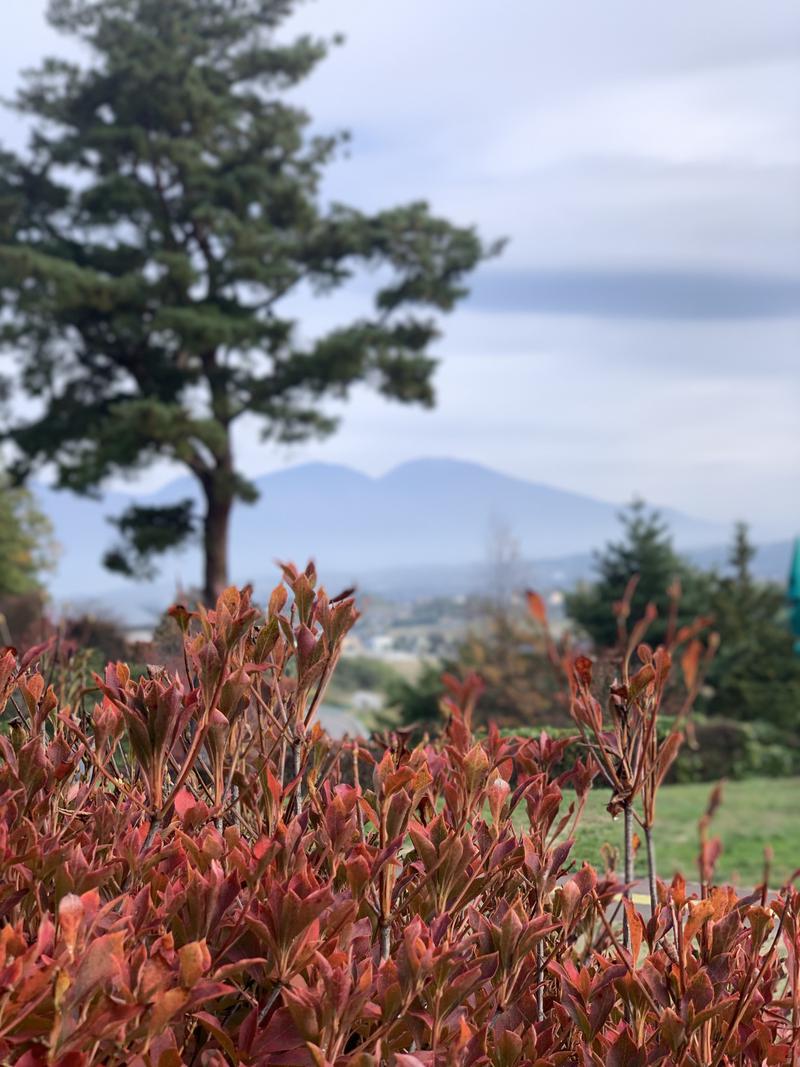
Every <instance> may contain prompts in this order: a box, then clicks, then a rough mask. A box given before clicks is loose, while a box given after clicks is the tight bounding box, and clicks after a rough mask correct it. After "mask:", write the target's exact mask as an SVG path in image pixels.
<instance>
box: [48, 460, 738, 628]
mask: <svg viewBox="0 0 800 1067" xmlns="http://www.w3.org/2000/svg"><path fill="white" fill-rule="evenodd" d="M256 484H257V486H258V489H259V492H260V498H259V500H258V502H257V503H256V504H254V505H244V504H242V505H240V506H238V507H237V509H236V511H235V514H234V520H233V529H232V541H231V543H232V552H231V560H232V568H231V569H232V579H233V580H234V581H238V582H243V581H254V582H256V584H257V585H258V586H259V588H260V587H261V586H264V587H266V585H267V584H268V583H271V582H272V581H273V580H274V576H275V568H274V561H275V560H276V559H292V560H295V561H298V562H305V560H306V559H307V558H310V557H313V558H314V559H315V560H316V562H317V565H318V567H319V570H320V572H321V573H322V574H323V575H324V576H325V577H326V580H328V576H329V575H333V576H337V577H340V578H341V579H342V580H344V581H348V580H350V579H353V580H356V581H359V582H360V583H361V584H364V582H366V581H367V579H368V578H369V576H370V575H373V576H378V575H379V574H381V573H382V574H384V576H386V575H387V574H394V575H396V576H399V575H402V574H403V573H405V574H406V576H407V578H408V580H409V581H410V582H412V584H418V583H417V581H416V579H412V577H411V576H412V573H417V574H419V573H423V574H426V573H427V574H428V578H429V579H430V577H431V572H434V571H442V570H449V571H450V572H451V573H452V572H453V571H454V570H455V572H458V570H459V568H460V569H461V570H462V572H463V574H464V576H466V575H467V574H469V573H470V572H473V571H475V570H476V569H478V570H480V569H482V570H483V572H484V573H485V571H486V566H487V563H486V561H487V560H488V558H489V553H490V548H489V545H490V540H491V535H492V530H493V528H497V527H498V526H502V527H504V528H506V529H507V530H509V531H510V532H511V534H513V536H514V538H515V539H516V540H517V542H518V544H519V548H520V552H521V554H522V555H523V556H524V557H525V558H526V559H530V560H548V559H550V560H557V559H563V558H564V557H579V558H580V557H583V558H584V560H585V559H586V557H587V554H588V553H590V552H591V550H592V549H595V548H598V547H600V546H601V545H603V544H604V543H605V542H606V541H607V540H608V539H609V538H612V537H616V536H618V534H619V522H618V518H617V516H618V513H619V510H620V506H619V505H618V504H612V503H609V502H607V501H603V500H596V499H593V498H591V497H588V496H583V495H581V494H579V493H572V492H568V491H566V490H562V489H555V488H552V487H550V486H546V485H540V484H537V483H534V482H528V481H525V480H523V479H520V478H513V477H510V476H509V475H506V474H501V473H499V472H498V471H494V470H490V469H489V468H487V467H483V466H480V465H479V464H475V463H467V462H463V461H458V460H450V459H420V460H415V461H413V462H410V463H404V464H402V465H401V466H399V467H396V468H395V469H394V470H392V471H390V472H389V473H388V474H386V475H384V476H383V477H380V478H371V477H368V476H367V475H364V474H361V473H359V472H358V471H355V470H352V469H350V468H348V467H343V466H337V465H334V464H325V463H308V464H302V465H300V466H296V467H291V468H289V469H286V470H281V471H277V472H274V473H271V474H266V475H263V476H262V477H260V478H258V479H257V480H256ZM37 495H38V498H39V501H40V503H41V505H42V507H43V509H44V510H45V512H46V513H47V514H49V515H50V517H51V519H52V521H53V523H54V526H55V530H56V537H57V539H58V541H59V542H60V543H61V545H62V548H63V553H62V557H61V560H60V565H59V568H58V572H57V574H56V575H55V577H54V579H53V581H52V582H51V587H52V589H53V593H54V595H55V596H56V598H58V599H60V600H69V601H73V602H75V601H78V600H85V599H87V598H92V597H95V598H100V599H102V600H103V601H104V602H107V601H108V600H109V599H113V598H115V597H117V598H119V600H118V603H119V607H120V610H121V611H123V610H124V612H125V614H126V616H127V615H128V613H129V612H130V611H133V612H134V613H136V614H149V613H150V612H151V611H152V610H156V608H157V607H160V606H161V605H163V603H164V602H165V601H167V600H169V599H170V598H171V597H172V595H173V594H174V590H175V588H176V585H179V584H181V585H183V586H186V585H191V584H193V583H195V582H196V581H197V578H198V576H199V573H200V553H199V549H198V548H197V547H194V548H191V549H189V550H187V551H184V552H182V553H180V554H176V553H172V554H170V555H169V556H168V557H165V560H164V562H163V564H162V566H161V568H160V578H159V580H158V581H157V582H156V583H152V584H150V585H148V584H146V583H138V584H134V583H127V582H122V581H121V580H120V579H117V578H115V577H114V576H112V575H110V574H108V572H106V571H105V570H104V569H103V567H102V564H101V562H100V561H101V557H102V554H103V551H104V550H105V549H106V548H107V547H108V546H109V544H111V543H112V542H113V539H114V530H113V528H112V527H111V526H110V525H109V524H108V522H107V517H108V516H110V515H114V514H118V513H119V512H120V511H121V510H123V509H124V508H125V507H126V506H127V505H129V504H130V503H131V502H132V500H133V499H136V501H137V502H138V503H141V504H144V505H158V504H164V503H168V502H174V501H176V500H179V499H181V498H184V497H191V498H192V499H197V498H198V494H197V489H196V488H195V485H194V482H193V481H192V480H191V479H180V480H178V481H176V482H173V483H171V484H170V485H168V486H166V487H165V488H163V489H161V490H159V491H158V492H157V493H154V494H152V495H150V496H147V497H142V496H138V497H136V498H133V497H131V496H129V495H127V494H124V493H119V492H115V493H109V494H107V495H106V496H105V497H104V499H103V500H102V501H96V500H87V499H82V498H78V497H75V496H72V495H70V494H67V493H59V492H55V491H53V490H52V489H48V488H45V487H39V488H38V489H37ZM662 513H663V515H664V518H665V519H666V520H667V521H668V523H669V524H670V527H671V528H672V531H673V534H674V537H675V541H676V544H677V545H678V547H679V548H681V549H684V550H688V549H701V548H709V547H711V546H719V545H721V544H724V543H725V542H726V541H727V540H728V538H729V533H730V531H729V530H728V529H727V528H725V527H724V526H721V525H718V524H715V523H709V522H704V521H702V520H699V519H695V518H692V517H691V516H688V515H684V514H682V513H680V512H676V511H672V510H670V509H666V508H665V509H662ZM574 569H575V568H574V566H569V567H568V568H567V570H568V571H569V572H570V573H571V572H572V571H574ZM554 570H555V571H557V570H558V567H555V569H554ZM580 570H581V571H583V570H585V565H584V563H583V562H582V563H581V564H580ZM397 581H400V582H402V578H399V577H398V578H396V580H395V581H394V582H390V583H389V584H396V582H397ZM328 584H333V583H332V582H331V581H328Z"/></svg>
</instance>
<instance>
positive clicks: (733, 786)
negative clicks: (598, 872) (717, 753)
mask: <svg viewBox="0 0 800 1067" xmlns="http://www.w3.org/2000/svg"><path fill="white" fill-rule="evenodd" d="M711 789H712V786H711V785H709V784H708V783H703V784H699V785H669V786H663V787H662V789H661V791H660V793H659V796H658V806H657V809H656V815H657V818H656V836H655V841H656V850H657V866H658V874H659V877H661V878H664V879H665V880H668V879H669V878H671V877H672V875H673V874H674V873H675V872H676V871H678V870H680V871H682V872H683V874H684V875H685V876H686V878H687V880H689V881H696V879H697V841H698V836H697V821H698V819H699V818H700V816H701V815H702V814H703V812H704V811H705V808H706V804H707V801H708V797H709V794H710V792H711ZM608 798H609V794H608V792H607V791H605V790H603V789H595V790H593V791H592V793H591V795H590V800H589V803H588V804H587V808H586V812H585V814H584V818H583V822H582V824H581V827H580V829H579V831H578V837H577V841H576V846H575V850H574V852H573V856H574V857H575V859H576V860H579V861H580V860H586V861H587V862H589V863H591V864H592V865H593V866H597V865H601V858H600V848H601V846H602V845H603V843H604V842H609V843H610V844H612V845H614V846H616V847H617V848H619V850H620V852H621V851H622V819H621V818H620V819H618V820H617V821H616V822H613V821H612V819H611V816H610V815H609V814H608V812H607V811H606V810H605V806H606V804H607V803H608ZM711 835H712V836H714V837H719V838H721V840H722V856H721V857H720V861H719V864H718V865H717V878H718V879H719V880H725V881H731V882H733V883H734V884H737V885H739V886H742V887H743V888H748V887H750V886H753V885H755V884H757V883H758V882H760V881H761V880H762V877H763V862H764V860H763V857H764V846H765V845H771V846H772V848H773V850H774V853H775V857H774V860H773V865H772V875H771V877H770V883H771V884H772V885H774V886H777V885H780V883H781V882H782V881H783V880H784V879H785V878H787V877H788V876H789V875H790V874H791V873H792V872H793V871H794V870H795V869H797V868H798V867H800V778H774V779H768V778H751V779H748V780H746V781H741V782H727V783H726V784H725V786H724V790H723V802H722V806H721V807H720V808H719V810H718V811H717V814H716V815H715V817H714V821H713V823H712V826H711ZM619 866H621V861H620V864H619ZM636 874H637V876H640V877H644V876H645V874H646V859H645V854H644V844H642V848H641V850H640V852H639V853H638V855H637V865H636Z"/></svg>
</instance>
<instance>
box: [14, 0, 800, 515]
mask: <svg viewBox="0 0 800 1067" xmlns="http://www.w3.org/2000/svg"><path fill="white" fill-rule="evenodd" d="M44 6H45V4H44V0H26V3H25V4H14V5H13V8H12V11H13V13H12V11H9V12H8V13H7V14H6V18H5V25H4V33H3V39H2V43H0V90H2V92H3V93H4V94H5V95H9V94H10V93H11V91H12V89H13V86H14V84H15V81H16V72H17V71H18V70H19V68H20V67H21V66H25V65H30V64H32V63H36V62H37V61H38V60H39V59H40V58H41V56H42V55H43V54H45V52H47V51H52V50H53V49H54V48H57V49H58V50H60V51H63V50H64V49H65V42H63V41H61V40H59V39H58V38H57V37H55V35H53V34H52V33H51V32H50V31H48V30H47V28H46V27H45V25H44V19H43V11H44ZM295 22H296V24H297V26H298V28H303V29H310V30H312V31H315V32H319V33H325V34H327V33H332V32H335V31H342V32H343V33H344V34H345V36H346V39H347V40H346V43H345V45H344V46H343V47H341V48H339V49H337V50H335V52H334V54H333V55H332V57H331V58H330V59H329V60H328V61H327V62H326V63H325V64H324V65H323V67H321V68H320V69H319V71H318V72H317V74H316V75H315V76H314V77H313V79H312V80H311V81H310V82H309V83H308V84H306V85H305V86H303V88H302V89H301V90H300V91H299V95H300V96H301V98H302V99H303V100H304V102H306V103H307V104H308V107H309V109H310V110H311V111H312V113H313V115H314V117H315V120H316V123H317V126H318V127H319V128H320V129H329V128H331V127H347V128H349V129H350V130H351V131H352V133H353V141H352V149H351V153H350V158H348V159H343V160H342V161H340V162H339V163H338V164H337V165H336V166H335V167H334V168H333V170H332V171H331V173H330V175H329V178H328V181H327V184H326V189H325V193H326V195H327V196H329V197H331V198H335V199H342V200H347V201H349V202H352V203H355V204H358V205H360V206H363V207H365V208H377V207H382V206H388V205H391V204H392V203H394V202H397V201H403V200H408V199H415V198H419V197H420V196H424V197H426V198H427V199H429V200H430V201H431V203H432V204H433V205H434V207H435V208H436V209H438V210H441V211H443V212H446V213H448V214H449V215H451V216H452V217H453V218H455V219H456V220H458V221H462V222H474V223H476V224H477V225H478V226H479V227H480V229H481V231H482V232H483V233H484V234H485V235H486V236H487V237H495V236H508V237H509V238H510V244H509V246H508V248H507V250H506V252H505V254H504V255H503V257H502V258H500V259H499V260H497V261H496V262H493V263H491V264H489V265H487V266H485V267H484V268H483V269H482V271H481V273H480V275H479V276H478V277H477V278H476V279H475V284H474V286H473V290H474V291H473V296H472V298H471V300H470V302H469V303H468V304H467V305H466V306H465V307H464V308H463V309H461V310H460V311H458V312H457V313H456V314H455V315H454V316H452V317H450V318H449V319H447V320H446V322H445V336H444V339H443V340H442V342H441V343H440V345H439V346H438V355H439V356H440V358H441V360H442V365H441V368H440V372H439V377H438V386H439V395H440V404H439V407H438V408H437V410H436V411H434V412H432V413H426V412H419V411H414V410H410V409H405V408H400V407H396V406H391V405H388V404H386V403H385V402H383V401H380V400H378V399H377V398H375V397H373V396H370V395H368V394H367V393H366V392H362V391H359V392H357V394H355V396H354V398H353V402H352V403H351V404H350V405H349V406H348V408H347V409H346V417H345V420H344V423H343V428H342V430H341V432H340V433H339V434H338V435H337V436H336V437H335V438H334V439H332V440H331V441H329V442H326V443H325V444H324V445H320V444H310V445H307V446H304V447H302V448H299V449H295V450H293V451H292V452H291V453H286V452H284V453H280V454H276V453H275V452H274V451H270V450H269V449H268V448H266V447H265V446H263V445H261V444H260V443H259V440H258V435H257V432H256V431H255V428H254V427H253V426H249V425H245V426H243V427H242V430H241V433H240V435H239V441H238V447H239V452H240V457H241V460H242V462H243V464H244V465H245V466H246V468H247V469H248V470H249V471H250V472H251V473H253V474H256V473H259V472H261V471H264V470H267V469H271V468H274V467H276V466H281V465H284V464H287V463H290V462H299V461H302V460H305V459H319V458H325V459H328V460H330V461H333V462H344V463H348V464H351V465H352V466H355V467H358V468H360V469H362V470H366V471H368V472H371V473H380V472H381V471H383V470H385V469H387V468H389V467H391V466H392V465H394V464H396V463H398V462H402V461H403V460H406V459H410V458H414V457H417V456H421V455H448V456H458V457H464V458H469V459H475V460H478V461H481V462H484V463H486V464H489V465H491V466H494V467H497V468H499V469H502V470H505V471H508V472H510V473H514V474H517V475H521V476H523V477H527V478H530V479H532V480H537V481H542V482H548V483H550V484H553V485H558V486H563V487H565V488H570V489H575V490H579V491H583V492H586V493H590V494H592V495H594V496H602V497H606V498H608V499H616V500H625V499H628V498H629V497H630V496H631V495H632V494H633V493H634V492H639V493H641V494H643V495H645V496H646V497H647V498H649V499H651V500H654V501H658V502H660V503H662V504H668V505H671V506H674V507H679V508H682V509H684V510H686V511H690V512H693V513H695V514H697V515H699V516H702V517H707V518H710V519H718V520H724V521H732V520H734V519H736V518H738V517H745V518H749V519H750V520H752V521H753V523H754V524H755V526H756V528H757V530H758V532H759V533H760V534H761V535H762V536H784V535H788V534H790V533H793V532H795V527H797V526H800V509H799V508H798V505H797V500H798V495H799V493H798V490H800V435H799V434H798V414H800V374H799V373H798V364H800V5H798V4H797V2H796V0H770V2H769V3H766V4H764V3H758V2H756V0H703V2H702V3H699V4H698V3H697V2H696V0H674V2H673V3H670V4H661V5H653V4H642V3H641V2H640V0H606V2H604V3H602V4H595V3H587V0H559V2H558V3H552V2H547V3H545V2H542V0H491V2H490V0H435V2H434V0H404V2H403V3H395V2H391V0H315V2H312V3H308V4H306V5H304V6H303V7H302V9H301V11H300V12H299V14H298V16H297V17H296V20H295ZM21 137H22V131H21V129H20V127H19V124H18V121H17V120H16V119H14V118H13V117H11V116H7V115H6V116H3V117H2V119H1V120H0V138H2V140H4V141H12V142H14V143H16V144H18V143H19V142H20V139H21ZM358 296H359V294H358V293H357V292H351V293H348V294H342V295H341V296H340V297H338V298H335V299H334V300H331V301H327V302H326V303H325V305H324V306H322V307H319V308H318V307H315V306H314V305H313V304H312V303H310V302H309V303H305V302H301V303H300V304H299V306H300V307H301V308H302V310H303V311H304V312H305V313H306V316H307V317H306V320H305V321H306V328H307V329H308V331H309V332H314V331H316V330H318V329H322V328H324V326H325V325H326V323H328V322H334V321H337V320H338V317H339V316H344V315H346V314H347V313H348V311H352V310H353V309H354V308H355V307H357V305H358ZM168 476H169V472H168V471H165V470H160V471H157V472H154V473H153V474H152V475H151V476H150V477H149V478H148V480H147V483H146V484H147V485H148V487H149V486H152V485H154V484H155V483H156V482H158V481H163V480H164V479H165V478H166V477H168Z"/></svg>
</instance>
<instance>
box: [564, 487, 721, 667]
mask: <svg viewBox="0 0 800 1067" xmlns="http://www.w3.org/2000/svg"><path fill="white" fill-rule="evenodd" d="M620 522H621V523H622V526H623V531H624V536H623V539H622V540H621V541H618V542H612V543H610V544H608V545H607V546H606V547H605V549H604V550H603V551H602V552H599V553H596V554H595V569H596V570H597V572H598V580H597V581H596V582H594V583H592V584H590V585H584V586H582V587H581V588H579V589H577V590H576V591H575V592H573V593H571V594H570V595H569V596H568V597H567V611H568V613H569V615H570V616H571V618H572V619H574V620H575V622H576V623H578V625H579V626H580V627H581V628H582V629H583V630H585V631H586V633H587V634H588V635H589V636H590V637H591V639H592V641H593V642H594V645H595V647H596V648H597V649H604V648H612V647H614V646H615V645H616V644H617V619H616V615H615V613H614V606H615V604H617V603H618V602H619V601H620V600H622V598H623V596H624V594H625V590H626V588H627V586H628V583H629V582H630V580H631V579H632V578H634V577H637V578H638V581H637V585H636V589H635V591H634V594H633V597H632V599H631V610H630V618H629V620H628V625H629V627H630V625H631V624H632V623H635V622H636V621H638V620H639V619H640V618H641V617H642V616H643V615H644V613H645V609H646V608H647V605H648V604H654V605H655V607H656V609H657V611H658V617H657V618H656V620H655V621H654V622H653V624H652V626H651V627H650V629H649V630H648V631H647V638H646V639H647V641H649V642H650V643H652V644H658V643H659V642H660V641H662V640H663V639H664V637H665V635H666V631H667V627H668V625H669V615H670V606H671V593H672V592H676V591H677V590H676V585H675V583H676V582H677V583H680V597H679V600H678V616H677V623H678V625H682V624H684V623H687V622H690V621H691V620H692V619H694V618H695V617H696V616H699V615H704V614H708V600H707V598H708V595H709V581H708V579H707V578H706V577H705V576H704V575H701V574H700V573H698V572H697V571H696V570H695V569H694V568H692V567H690V566H689V564H688V563H686V561H685V560H683V559H681V557H680V556H679V555H678V554H677V552H676V551H675V549H674V547H673V544H672V537H671V536H670V533H669V528H668V527H667V525H666V523H665V522H664V521H663V520H662V518H661V516H660V515H659V513H658V512H657V511H648V509H647V506H646V505H645V503H644V502H643V501H641V500H635V501H634V502H633V503H632V504H631V505H630V506H629V507H628V509H627V510H626V511H625V512H623V513H622V514H621V515H620Z"/></svg>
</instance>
